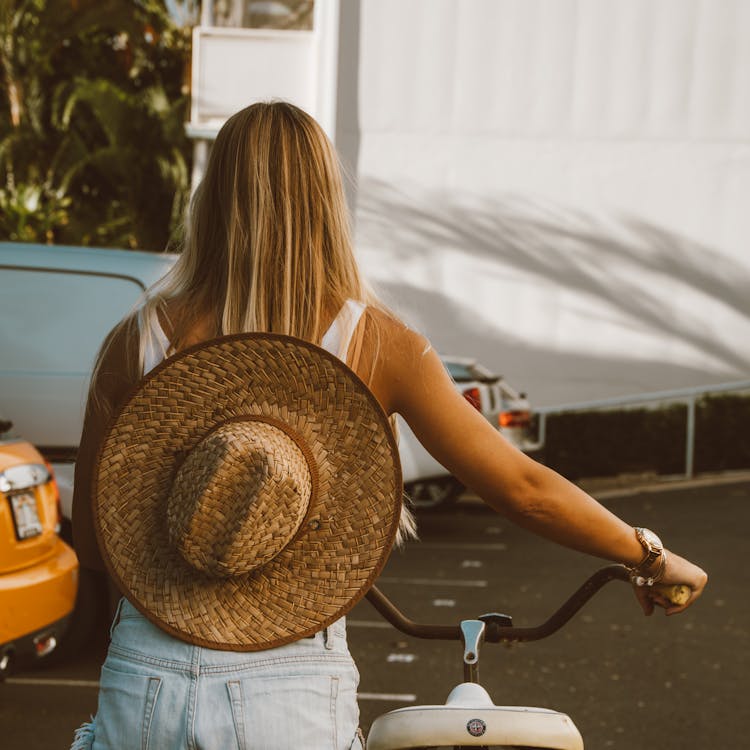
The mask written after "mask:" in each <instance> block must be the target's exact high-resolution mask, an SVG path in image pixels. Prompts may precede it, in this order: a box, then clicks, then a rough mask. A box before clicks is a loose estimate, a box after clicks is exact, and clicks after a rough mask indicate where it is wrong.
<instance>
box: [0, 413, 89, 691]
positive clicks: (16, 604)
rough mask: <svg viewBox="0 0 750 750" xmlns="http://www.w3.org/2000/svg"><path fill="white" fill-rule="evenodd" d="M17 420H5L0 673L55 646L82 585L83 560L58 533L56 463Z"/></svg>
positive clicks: (1, 425) (0, 476) (0, 443)
mask: <svg viewBox="0 0 750 750" xmlns="http://www.w3.org/2000/svg"><path fill="white" fill-rule="evenodd" d="M10 427H11V425H10V423H9V422H4V421H1V420H0V679H2V678H3V676H5V675H6V674H7V673H8V672H9V671H10V669H11V667H12V665H13V663H14V662H21V663H22V662H24V661H31V660H35V659H38V658H42V657H44V656H46V655H47V654H49V653H51V652H52V651H53V650H54V649H55V646H56V645H57V643H58V641H59V640H60V638H61V637H62V635H63V634H64V632H65V628H66V625H67V622H68V619H69V617H70V614H71V612H72V611H73V606H74V604H75V599H76V589H77V586H78V560H77V559H76V556H75V553H74V552H73V550H72V549H70V547H68V545H66V544H65V543H64V542H63V541H62V540H61V539H60V538H59V536H58V531H59V529H60V508H59V498H58V493H57V485H56V484H55V479H54V477H53V475H52V470H51V468H50V467H49V466H48V465H47V464H46V463H45V461H44V459H43V458H42V457H41V455H40V454H39V453H38V451H37V450H36V448H34V446H32V445H31V444H30V443H27V442H26V441H25V440H20V439H17V438H12V437H10V436H9V434H8V430H9V429H10Z"/></svg>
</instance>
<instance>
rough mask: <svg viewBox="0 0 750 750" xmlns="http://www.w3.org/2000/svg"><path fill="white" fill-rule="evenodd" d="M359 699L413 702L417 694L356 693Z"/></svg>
mask: <svg viewBox="0 0 750 750" xmlns="http://www.w3.org/2000/svg"><path fill="white" fill-rule="evenodd" d="M357 698H358V699H359V700H361V701H404V702H405V703H414V701H415V700H417V696H416V695H414V693H357Z"/></svg>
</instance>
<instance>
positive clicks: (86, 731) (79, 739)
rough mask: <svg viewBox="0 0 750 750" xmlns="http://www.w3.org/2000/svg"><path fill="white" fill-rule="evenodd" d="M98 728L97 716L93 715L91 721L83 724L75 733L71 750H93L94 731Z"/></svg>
mask: <svg viewBox="0 0 750 750" xmlns="http://www.w3.org/2000/svg"><path fill="white" fill-rule="evenodd" d="M95 730H96V717H95V716H92V717H91V721H87V722H86V723H85V724H81V726H80V727H78V729H76V733H75V735H73V744H72V745H71V746H70V750H91V748H92V747H94V732H95Z"/></svg>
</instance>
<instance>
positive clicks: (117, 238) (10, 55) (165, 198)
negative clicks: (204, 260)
mask: <svg viewBox="0 0 750 750" xmlns="http://www.w3.org/2000/svg"><path fill="white" fill-rule="evenodd" d="M189 53H190V33H189V30H187V29H181V28H177V27H175V26H173V25H172V23H171V21H170V19H169V16H168V14H167V12H166V10H165V8H164V4H163V2H162V0H20V1H19V0H0V68H1V72H2V80H1V81H0V100H1V101H0V164H2V167H3V173H4V184H3V185H0V190H1V191H2V193H1V195H0V202H1V203H2V208H3V213H4V215H3V217H2V218H0V238H5V239H11V238H13V239H21V238H23V239H34V240H37V241H47V242H69V243H73V244H99V245H112V246H119V247H139V248H143V249H152V250H161V249H163V248H164V247H165V246H166V244H167V242H168V240H169V238H170V236H171V235H172V234H173V233H174V232H175V230H176V229H177V227H178V226H179V223H180V221H181V217H182V214H183V210H184V206H185V202H186V200H187V197H188V189H189V153H190V146H189V142H188V140H187V138H186V136H185V134H184V127H183V123H184V118H185V110H186V106H187V97H186V93H185V89H184V86H183V79H184V73H185V70H186V69H187V61H188V60H189ZM3 104H4V105H5V106H2V105H3Z"/></svg>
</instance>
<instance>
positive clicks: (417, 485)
mask: <svg viewBox="0 0 750 750" xmlns="http://www.w3.org/2000/svg"><path fill="white" fill-rule="evenodd" d="M404 489H405V490H406V494H407V495H409V497H410V498H411V502H412V505H413V506H414V507H415V508H417V509H419V508H439V507H441V506H446V505H450V504H452V503H454V502H456V500H458V498H459V497H460V496H461V493H462V492H463V491H464V489H465V488H464V486H463V485H462V484H461V482H459V481H458V479H456V478H455V477H440V478H439V479H426V480H422V481H419V482H409V483H408V484H407V485H406V486H405V487H404Z"/></svg>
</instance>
